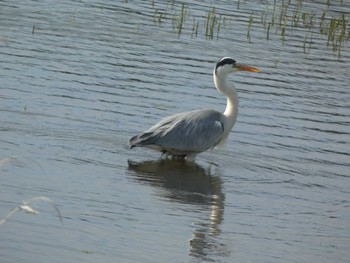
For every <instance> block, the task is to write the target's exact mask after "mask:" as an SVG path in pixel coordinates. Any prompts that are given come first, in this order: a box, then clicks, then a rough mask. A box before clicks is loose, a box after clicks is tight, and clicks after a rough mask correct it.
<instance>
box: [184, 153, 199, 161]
mask: <svg viewBox="0 0 350 263" xmlns="http://www.w3.org/2000/svg"><path fill="white" fill-rule="evenodd" d="M196 156H197V153H190V154H187V156H186V160H187V161H189V162H193V161H194V159H196Z"/></svg>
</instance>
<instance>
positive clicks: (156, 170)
mask: <svg viewBox="0 0 350 263" xmlns="http://www.w3.org/2000/svg"><path fill="white" fill-rule="evenodd" d="M128 165H129V166H128V173H127V174H128V175H129V177H130V178H132V179H133V180H136V181H137V182H141V184H142V185H145V184H146V185H150V186H152V187H154V188H155V189H162V191H156V195H157V196H159V197H160V199H161V200H166V201H168V202H170V203H180V204H186V205H192V206H193V211H196V213H193V214H192V215H191V216H193V226H194V227H193V229H192V230H191V231H192V233H191V234H192V237H191V238H190V240H189V254H190V255H191V256H194V257H196V258H200V259H203V257H210V256H213V257H215V256H217V253H218V252H219V251H220V254H225V253H222V251H223V250H227V251H228V250H229V248H225V245H223V244H219V243H218V240H219V239H218V236H219V235H220V233H221V231H220V226H221V223H222V221H223V218H224V206H225V194H224V193H223V192H222V181H221V176H220V172H219V170H218V169H216V167H213V166H209V167H208V168H206V169H205V168H203V167H202V166H200V165H198V164H196V163H192V162H182V161H178V160H172V159H159V160H157V161H145V162H140V163H137V162H133V161H128ZM174 206H175V207H176V205H174ZM226 254H229V252H227V253H226Z"/></svg>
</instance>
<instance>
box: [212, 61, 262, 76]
mask: <svg viewBox="0 0 350 263" xmlns="http://www.w3.org/2000/svg"><path fill="white" fill-rule="evenodd" d="M239 70H243V71H250V72H260V69H257V68H254V67H252V66H248V65H244V64H240V63H237V62H236V60H234V59H233V58H230V57H223V58H222V59H220V60H219V61H218V62H217V63H216V66H215V69H214V74H215V75H217V76H219V75H220V76H226V75H228V74H230V73H234V72H237V71H239Z"/></svg>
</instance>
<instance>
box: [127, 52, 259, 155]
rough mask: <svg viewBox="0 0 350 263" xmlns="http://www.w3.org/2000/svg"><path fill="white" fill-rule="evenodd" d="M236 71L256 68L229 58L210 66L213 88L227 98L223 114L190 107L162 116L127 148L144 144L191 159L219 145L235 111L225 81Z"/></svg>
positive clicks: (233, 98)
mask: <svg viewBox="0 0 350 263" xmlns="http://www.w3.org/2000/svg"><path fill="white" fill-rule="evenodd" d="M237 71H250V72H260V70H259V69H257V68H254V67H251V66H247V65H243V64H240V63H237V62H236V61H235V60H234V59H233V58H230V57H224V58H222V59H220V60H219V61H218V62H217V63H216V66H215V68H214V72H213V77H214V84H215V87H216V89H217V90H218V91H219V92H221V93H223V94H224V95H225V96H226V97H227V105H226V109H225V111H224V113H221V112H218V111H216V110H211V109H202V110H194V111H190V112H184V113H179V114H175V115H172V116H169V117H166V118H164V119H162V120H161V121H160V122H159V123H157V124H156V125H154V126H152V127H151V128H149V129H148V130H146V131H144V132H142V133H141V134H139V135H136V136H134V137H132V138H131V139H130V148H133V147H145V148H149V149H152V150H156V151H160V152H162V153H163V154H165V155H167V156H168V155H170V156H175V157H183V158H184V157H186V159H187V160H189V161H193V160H194V159H195V158H196V156H197V154H199V153H201V152H204V151H206V150H208V149H209V148H213V147H215V146H216V145H220V144H223V143H224V142H225V141H226V139H227V137H228V135H229V133H230V131H231V129H232V127H233V125H234V124H235V122H236V119H237V114H238V96H237V91H236V89H235V87H234V86H233V85H232V84H231V83H229V82H228V81H227V76H228V75H229V74H230V73H235V72H237Z"/></svg>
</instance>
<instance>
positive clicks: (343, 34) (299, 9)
mask: <svg viewBox="0 0 350 263" xmlns="http://www.w3.org/2000/svg"><path fill="white" fill-rule="evenodd" d="M270 1H272V0H270ZM270 1H267V2H266V4H265V6H264V8H263V10H262V11H258V10H254V12H251V14H250V16H249V18H247V40H248V42H249V43H250V42H252V35H251V32H252V30H257V29H259V28H260V27H258V26H256V24H257V23H259V22H258V21H260V24H262V25H263V27H262V28H263V30H264V31H265V33H266V40H270V39H271V33H272V32H274V33H272V34H275V35H279V36H280V37H281V41H282V44H286V43H287V42H288V38H287V36H288V35H290V34H291V33H293V32H294V31H299V32H302V33H304V34H305V36H304V41H303V42H302V50H303V52H304V53H307V52H309V51H310V49H311V44H312V38H313V35H314V34H321V35H323V36H325V37H326V38H327V42H326V43H327V45H328V46H331V47H332V49H333V51H334V52H337V54H338V55H340V52H341V49H342V47H345V43H346V42H347V41H348V40H349V38H350V29H349V19H348V18H346V16H345V14H344V13H342V12H338V15H337V16H335V15H332V16H331V15H329V14H330V11H329V9H330V6H331V5H332V1H331V0H324V1H325V4H324V5H323V6H324V9H323V10H322V12H321V13H320V14H318V13H316V12H314V11H309V10H307V8H306V7H304V6H303V2H302V0H282V1H277V0H273V4H272V3H271V2H270ZM338 4H342V0H341V3H338ZM242 5H244V2H243V3H241V1H240V0H238V1H237V6H236V8H237V10H240V9H242ZM162 6H163V9H160V8H157V7H156V4H155V1H152V8H153V9H154V15H153V20H154V22H155V23H157V24H158V25H161V24H162V23H165V22H167V21H171V24H172V28H173V30H174V31H175V32H176V33H177V35H178V37H180V36H181V35H182V34H183V32H184V30H185V31H186V32H190V34H191V37H192V38H194V37H198V36H199V34H200V33H203V35H204V36H205V38H206V39H208V40H212V39H214V37H215V36H216V39H219V33H220V30H221V28H226V29H228V28H229V27H228V26H227V25H230V23H227V22H228V21H230V20H231V16H230V15H227V14H223V13H220V12H218V10H217V8H216V7H215V6H211V7H210V9H209V10H208V11H207V12H206V14H205V15H203V16H194V15H191V9H190V4H187V3H183V2H182V3H179V2H176V1H175V0H168V1H167V4H166V6H165V8H164V4H163V5H162ZM320 6H322V5H321V4H320ZM188 21H192V22H191V24H189V23H188ZM33 32H34V29H33Z"/></svg>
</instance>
